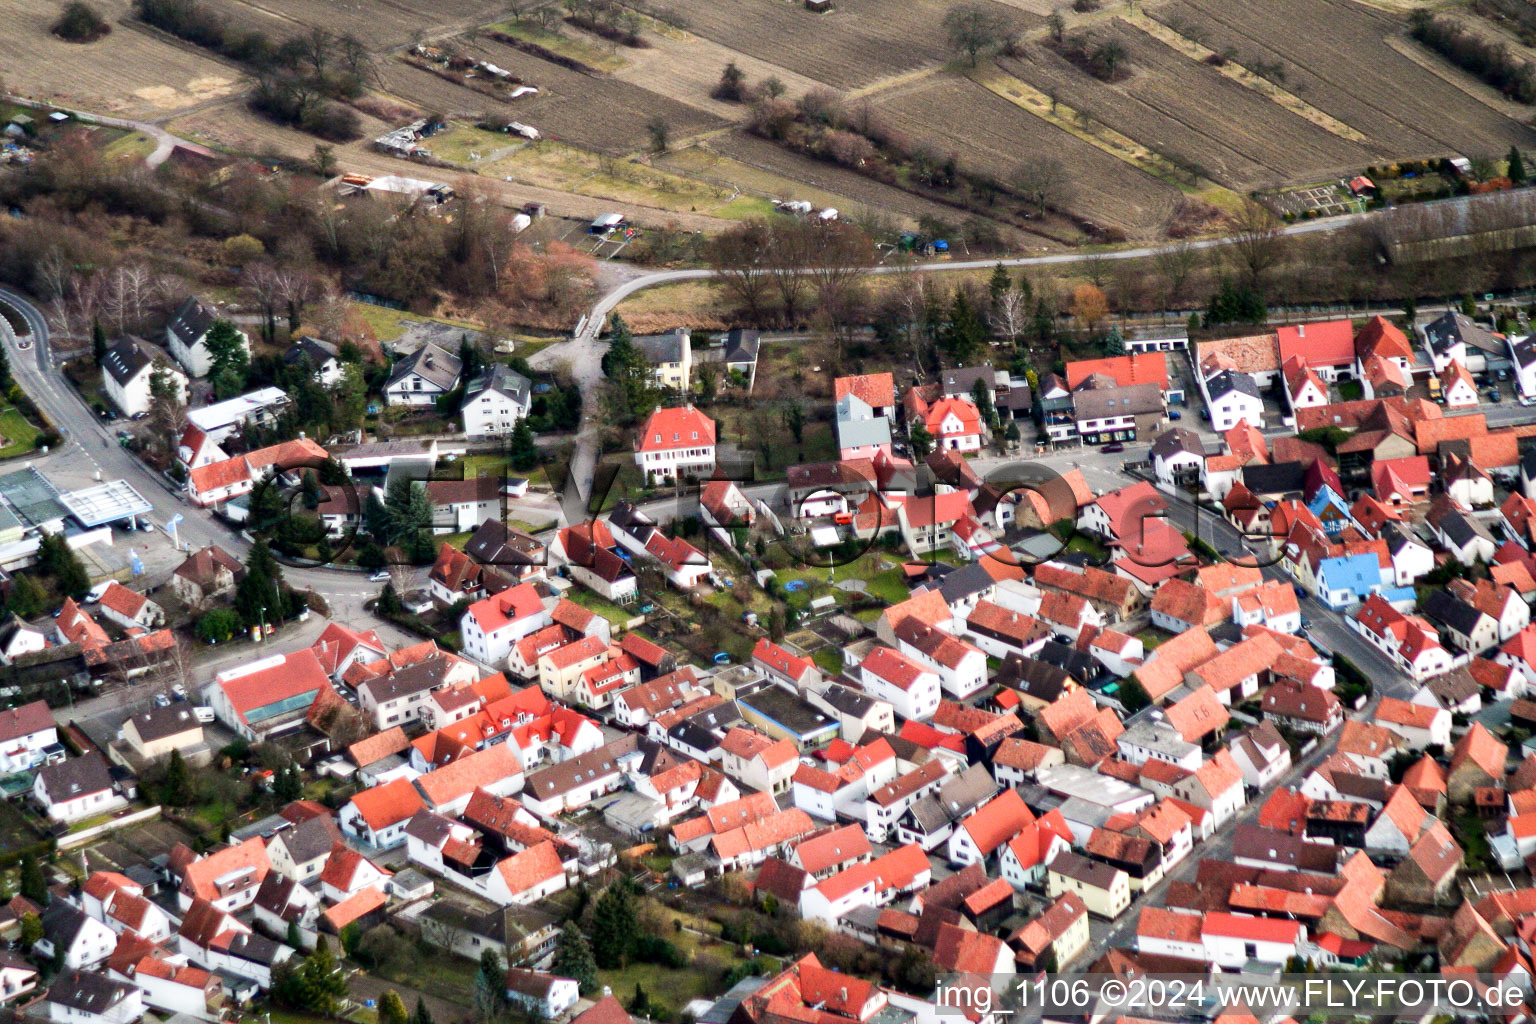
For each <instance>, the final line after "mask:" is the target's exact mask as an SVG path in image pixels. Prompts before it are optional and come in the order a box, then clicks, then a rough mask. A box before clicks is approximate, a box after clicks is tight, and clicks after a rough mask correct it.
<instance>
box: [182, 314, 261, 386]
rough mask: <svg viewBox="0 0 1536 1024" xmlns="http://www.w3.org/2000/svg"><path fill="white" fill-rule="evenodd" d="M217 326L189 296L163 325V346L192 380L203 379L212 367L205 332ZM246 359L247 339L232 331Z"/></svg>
mask: <svg viewBox="0 0 1536 1024" xmlns="http://www.w3.org/2000/svg"><path fill="white" fill-rule="evenodd" d="M216 322H217V318H216V317H215V316H214V315H213V312H212V311H211V310H209V309H208V307H207V306H204V305H203V304H202V303H201V302H199V301H198V300H197V297H196V296H192V295H189V296H187V298H186V299H185V300H183V301H182V303H181V305H180V306H177V307H176V312H175V313H173V314H171V319H170V321H169V322H168V323H167V324H166V325H165V346H166V348H168V349H170V352H171V355H172V356H173V357H174V358H175V360H176V361H177V362H178V363H180V364H181V365H182V366H183V367H185V368H186V371H187V372H188V373H190V374H191V375H192V376H194V377H206V376H208V371H209V369H210V368H211V367H212V363H213V357H212V355H211V354H210V353H209V351H208V344H207V342H208V331H209V330H210V329H211V328H212V327H213V325H214V324H215V323H216ZM235 333H236V334H237V335H239V337H240V344H241V347H243V348H244V349H245V352H246V355H250V352H251V339H250V338H249V337H248V336H247V335H246V333H245V332H244V331H241V330H236V331H235Z"/></svg>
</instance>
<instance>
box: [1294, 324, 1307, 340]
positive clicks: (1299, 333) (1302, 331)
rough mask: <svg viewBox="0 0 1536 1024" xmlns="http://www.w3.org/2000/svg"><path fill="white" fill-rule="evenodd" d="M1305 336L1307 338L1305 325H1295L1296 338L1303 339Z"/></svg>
mask: <svg viewBox="0 0 1536 1024" xmlns="http://www.w3.org/2000/svg"><path fill="white" fill-rule="evenodd" d="M1306 336H1307V325H1306V324H1297V325H1296V337H1298V338H1305V337H1306Z"/></svg>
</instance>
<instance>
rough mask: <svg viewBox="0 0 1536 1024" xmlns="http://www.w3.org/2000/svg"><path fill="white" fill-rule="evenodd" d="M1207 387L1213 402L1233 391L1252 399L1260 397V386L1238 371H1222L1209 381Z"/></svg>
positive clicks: (1206, 383)
mask: <svg viewBox="0 0 1536 1024" xmlns="http://www.w3.org/2000/svg"><path fill="white" fill-rule="evenodd" d="M1205 387H1206V390H1208V391H1209V392H1210V393H1211V399H1212V400H1213V401H1214V400H1215V399H1217V398H1220V397H1221V396H1222V395H1226V394H1230V393H1232V392H1233V391H1236V392H1239V393H1240V394H1244V395H1248V396H1249V397H1251V398H1258V397H1259V386H1258V385H1257V384H1255V383H1254V382H1253V378H1252V377H1250V376H1248V375H1247V374H1246V373H1242V372H1240V371H1238V370H1222V371H1221V372H1220V373H1218V374H1216V376H1214V377H1211V378H1210V379H1209V380H1207V381H1206V382H1205Z"/></svg>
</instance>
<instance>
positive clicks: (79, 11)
mask: <svg viewBox="0 0 1536 1024" xmlns="http://www.w3.org/2000/svg"><path fill="white" fill-rule="evenodd" d="M49 31H51V32H52V33H53V34H54V35H56V36H58V37H59V38H60V39H63V40H65V41H66V42H70V43H94V42H95V41H96V40H98V39H100V38H101V37H102V36H104V35H106V34H107V33H109V32H111V31H112V26H111V25H110V24H108V23H107V20H106V19H105V18H103V17H102V16H101V15H100V14H98V13H97V12H96V8H94V7H92V6H91V5H90V4H88V3H85V2H84V0H70V2H69V3H67V4H65V5H64V10H63V11H62V12H61V13H60V14H59V18H58V20H57V21H55V22H54V23H53V25H52V27H51V28H50V29H49Z"/></svg>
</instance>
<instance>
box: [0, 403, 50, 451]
mask: <svg viewBox="0 0 1536 1024" xmlns="http://www.w3.org/2000/svg"><path fill="white" fill-rule="evenodd" d="M40 433H42V431H40V430H39V429H38V428H37V427H36V426H35V425H33V424H32V423H30V422H28V420H27V418H26V417H25V416H23V415H22V414H21V410H19V409H17V408H16V407H15V406H6V408H5V411H4V412H0V438H3V439H4V441H5V446H4V447H3V448H0V459H8V458H12V457H14V456H17V455H24V454H26V453H27V452H30V451H34V450H36V448H37V435H38V434H40Z"/></svg>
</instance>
